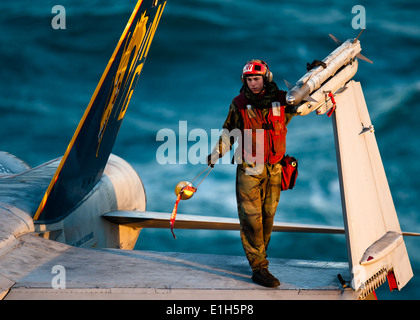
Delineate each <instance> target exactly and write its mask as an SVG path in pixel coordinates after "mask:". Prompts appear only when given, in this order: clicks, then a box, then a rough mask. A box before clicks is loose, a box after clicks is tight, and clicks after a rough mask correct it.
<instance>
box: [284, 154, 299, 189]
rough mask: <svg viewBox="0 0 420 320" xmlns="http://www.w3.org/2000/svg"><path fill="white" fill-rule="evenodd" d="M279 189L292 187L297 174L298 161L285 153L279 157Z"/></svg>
mask: <svg viewBox="0 0 420 320" xmlns="http://www.w3.org/2000/svg"><path fill="white" fill-rule="evenodd" d="M280 164H281V165H282V168H281V190H282V191H283V190H289V189H293V187H294V186H295V183H296V179H297V176H298V162H297V160H296V158H294V157H289V155H285V156H284V157H283V159H281V161H280Z"/></svg>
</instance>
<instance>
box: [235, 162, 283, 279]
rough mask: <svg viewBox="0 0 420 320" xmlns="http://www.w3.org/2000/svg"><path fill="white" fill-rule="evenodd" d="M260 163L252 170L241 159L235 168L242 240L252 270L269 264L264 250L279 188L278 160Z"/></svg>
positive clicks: (271, 225) (271, 224) (271, 227)
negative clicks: (259, 165)
mask: <svg viewBox="0 0 420 320" xmlns="http://www.w3.org/2000/svg"><path fill="white" fill-rule="evenodd" d="M261 166H263V169H261V168H260V171H256V172H252V168H250V167H249V166H248V165H247V164H246V163H245V162H244V163H242V164H238V167H237V170H236V200H237V204H238V215H239V221H240V224H241V233H240V234H241V241H242V245H243V248H244V251H245V254H246V257H247V258H248V261H249V265H250V266H251V268H252V270H253V271H255V270H258V269H262V268H267V267H268V260H267V259H266V258H267V254H266V251H267V247H268V243H269V242H270V238H271V231H272V229H273V222H274V215H275V213H276V209H277V205H278V203H279V200H280V192H281V165H280V163H276V164H274V165H271V164H261ZM254 173H255V174H254Z"/></svg>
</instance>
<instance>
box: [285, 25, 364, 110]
mask: <svg viewBox="0 0 420 320" xmlns="http://www.w3.org/2000/svg"><path fill="white" fill-rule="evenodd" d="M362 31H363V30H362ZM360 34H361V33H360ZM360 34H359V35H358V36H357V38H355V39H349V40H347V41H345V42H344V43H341V42H340V41H339V40H337V38H335V37H334V36H333V35H331V34H330V37H331V38H332V39H333V40H334V41H335V42H336V43H339V44H340V46H339V47H338V48H337V49H335V50H334V51H333V52H331V53H330V54H329V55H328V56H327V57H326V58H325V59H324V60H322V62H320V63H319V65H317V66H316V67H314V68H312V69H311V70H309V71H308V72H307V73H306V74H305V75H304V76H303V77H302V78H300V79H299V80H298V81H297V82H296V85H294V86H293V85H291V84H290V83H288V82H287V81H286V85H287V87H288V88H289V90H290V91H289V92H288V93H287V95H286V102H287V104H289V105H291V106H298V105H299V104H300V103H302V101H306V102H307V103H306V107H308V106H309V108H311V110H310V111H313V110H315V109H317V107H319V105H320V104H321V103H325V101H320V100H316V99H315V97H316V98H318V97H319V96H322V97H323V96H324V92H326V91H331V92H333V93H334V92H335V90H338V89H339V87H341V86H343V85H344V84H345V83H346V82H347V81H349V80H350V79H351V78H352V77H353V76H354V75H355V73H356V71H357V59H356V58H359V59H362V60H365V61H368V62H369V63H372V61H371V60H369V59H368V58H366V57H364V56H363V55H362V54H360V51H362V47H361V45H360V41H359V40H358V38H359V36H360ZM355 62H356V63H355ZM349 66H350V67H349ZM339 74H340V77H338V75H339ZM335 77H337V78H340V81H337V79H336V80H335V81H333V82H334V85H332V84H330V85H329V86H327V84H328V82H330V81H332V80H333V79H334V78H335ZM340 83H341V85H340V86H338V85H339V84H340ZM337 86H338V88H335V90H334V88H327V87H337ZM321 87H322V90H321V91H322V92H318V91H319V89H320V88H321ZM319 101H320V102H319ZM299 108H300V107H299ZM299 108H297V109H298V112H299ZM300 109H302V108H300ZM303 109H304V108H303ZM301 111H303V110H301Z"/></svg>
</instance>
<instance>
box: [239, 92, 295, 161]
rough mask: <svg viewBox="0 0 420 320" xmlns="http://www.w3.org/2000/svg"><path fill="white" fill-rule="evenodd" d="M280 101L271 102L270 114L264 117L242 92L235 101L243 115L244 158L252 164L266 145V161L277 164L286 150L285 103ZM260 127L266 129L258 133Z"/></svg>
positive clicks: (264, 158)
mask: <svg viewBox="0 0 420 320" xmlns="http://www.w3.org/2000/svg"><path fill="white" fill-rule="evenodd" d="M281 100H282V99H280V96H279V99H278V101H273V102H272V103H271V108H269V110H268V115H267V117H266V118H264V116H263V114H262V111H261V110H260V109H258V108H255V107H254V106H252V105H251V103H250V102H249V100H248V99H247V98H246V97H245V94H244V93H243V92H242V93H241V94H240V95H238V96H237V97H236V98H234V101H235V103H236V105H237V107H238V109H239V112H240V113H241V115H242V119H243V122H244V132H243V140H242V155H243V159H244V160H245V161H246V162H247V163H248V164H252V163H254V162H256V161H255V159H256V158H257V159H258V155H257V154H256V153H257V152H258V150H261V148H262V147H261V146H262V145H264V157H263V160H264V163H270V164H275V163H277V162H279V161H280V160H281V159H282V158H283V156H284V154H285V152H286V133H287V128H286V124H285V116H284V108H285V106H284V105H281V103H280V101H281ZM258 129H260V130H261V129H264V131H260V130H259V133H258V131H257V130H258Z"/></svg>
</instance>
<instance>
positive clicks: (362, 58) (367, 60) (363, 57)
mask: <svg viewBox="0 0 420 320" xmlns="http://www.w3.org/2000/svg"><path fill="white" fill-rule="evenodd" d="M356 57H357V58H359V59H360V60H364V61H366V62H369V63H373V61H372V60H370V59H369V58H366V57H365V56H364V55H363V54H361V53H358V54H357V55H356Z"/></svg>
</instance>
